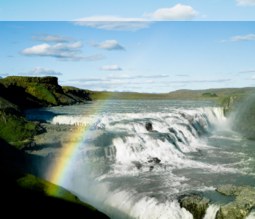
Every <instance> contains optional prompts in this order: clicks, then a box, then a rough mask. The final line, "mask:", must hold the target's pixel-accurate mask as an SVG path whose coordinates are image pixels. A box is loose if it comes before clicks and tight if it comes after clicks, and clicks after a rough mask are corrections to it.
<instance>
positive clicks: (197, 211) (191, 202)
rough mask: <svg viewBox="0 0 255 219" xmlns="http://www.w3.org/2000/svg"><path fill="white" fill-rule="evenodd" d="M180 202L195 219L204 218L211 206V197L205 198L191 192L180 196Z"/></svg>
mask: <svg viewBox="0 0 255 219" xmlns="http://www.w3.org/2000/svg"><path fill="white" fill-rule="evenodd" d="M179 203H180V205H181V207H183V208H185V209H186V210H188V211H189V212H190V213H191V214H192V215H193V218H194V219H202V218H203V217H204V216H205V213H206V209H207V208H208V206H209V199H206V198H203V197H201V196H200V195H197V194H190V195H185V196H183V197H180V198H179Z"/></svg>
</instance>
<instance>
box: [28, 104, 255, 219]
mask: <svg viewBox="0 0 255 219" xmlns="http://www.w3.org/2000/svg"><path fill="white" fill-rule="evenodd" d="M28 117H29V118H30V119H43V120H47V121H48V122H50V123H53V124H72V125H79V126H89V127H90V128H89V130H88V131H87V133H86V136H84V138H83V140H82V141H83V142H82V144H81V146H79V147H80V148H79V153H78V156H77V157H76V161H75V162H74V163H73V164H72V165H71V170H70V172H69V173H68V179H66V181H65V183H64V185H62V186H64V187H67V188H68V189H70V190H71V191H73V192H75V193H76V194H78V196H79V197H80V198H81V199H83V200H86V201H89V202H91V203H92V204H94V205H95V206H97V207H98V208H99V209H100V210H102V211H104V212H105V213H107V214H108V215H110V216H111V218H117V219H119V218H141V219H142V218H143V219H150V218H151V219H156V218H160V219H163V218H171V219H175V218H176V219H177V218H180V219H183V218H192V215H191V214H190V213H189V212H187V211H186V210H185V209H183V208H180V206H179V203H178V201H177V199H178V196H180V195H181V194H184V193H186V192H194V191H195V192H196V191H200V192H203V193H204V194H207V195H209V196H210V197H211V198H212V197H214V195H213V191H214V190H215V188H216V187H217V186H218V185H222V184H226V183H231V184H235V185H253V184H254V179H255V176H254V173H255V161H254V158H255V153H254V149H253V147H254V142H252V141H249V140H247V139H244V138H242V136H241V135H240V134H238V133H237V132H234V131H232V130H231V126H232V125H233V124H231V121H230V120H229V119H228V118H225V117H224V114H223V109H222V108H220V107H217V106H214V105H213V103H211V102H207V101H172V100H171V101H170V100H168V101H167V100H164V101H159V100H135V101H130V100H128V101H127V100H126V101H124V100H122V101H121V100H114V101H105V102H104V101H98V102H94V103H90V104H86V105H75V106H66V107H53V108H47V109H42V110H40V111H30V112H29V113H28ZM146 127H147V128H146ZM213 201H214V203H212V204H211V205H210V207H209V208H208V209H207V213H206V216H205V219H209V218H211V219H213V218H214V217H215V215H216V212H217V210H218V208H219V207H218V205H217V203H219V202H221V201H222V200H220V198H218V197H214V198H213ZM251 217H252V215H251Z"/></svg>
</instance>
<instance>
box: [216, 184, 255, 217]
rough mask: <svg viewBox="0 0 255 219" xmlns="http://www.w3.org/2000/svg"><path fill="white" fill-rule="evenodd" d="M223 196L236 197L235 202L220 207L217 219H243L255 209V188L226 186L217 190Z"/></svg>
mask: <svg viewBox="0 0 255 219" xmlns="http://www.w3.org/2000/svg"><path fill="white" fill-rule="evenodd" d="M217 191H218V192H219V193H221V194H223V195H227V196H235V197H236V198H235V201H233V202H230V203H228V204H226V205H223V206H221V207H220V210H219V211H218V213H217V215H216V219H228V218H231V219H243V218H246V217H247V216H248V214H249V213H250V211H251V210H252V208H254V207H255V188H253V187H249V186H234V185H224V186H221V187H219V188H217Z"/></svg>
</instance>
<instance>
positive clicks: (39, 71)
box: [20, 67, 62, 76]
mask: <svg viewBox="0 0 255 219" xmlns="http://www.w3.org/2000/svg"><path fill="white" fill-rule="evenodd" d="M20 75H31V76H60V75H62V73H61V72H57V71H54V70H51V69H46V68H42V67H35V68H34V69H32V70H31V71H29V72H26V73H20Z"/></svg>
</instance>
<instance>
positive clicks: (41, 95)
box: [25, 83, 57, 105]
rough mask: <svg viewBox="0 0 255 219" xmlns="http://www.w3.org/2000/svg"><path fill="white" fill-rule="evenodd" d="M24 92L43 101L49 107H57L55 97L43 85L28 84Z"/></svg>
mask: <svg viewBox="0 0 255 219" xmlns="http://www.w3.org/2000/svg"><path fill="white" fill-rule="evenodd" d="M25 91H26V92H27V93H28V94H30V95H32V96H34V97H36V98H37V99H39V100H41V101H45V102H47V103H48V104H51V105H57V100H56V98H55V96H54V95H53V93H52V92H51V91H49V89H47V88H46V87H45V86H44V85H43V84H38V83H30V84H29V85H28V86H27V88H26V90H25Z"/></svg>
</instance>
